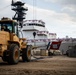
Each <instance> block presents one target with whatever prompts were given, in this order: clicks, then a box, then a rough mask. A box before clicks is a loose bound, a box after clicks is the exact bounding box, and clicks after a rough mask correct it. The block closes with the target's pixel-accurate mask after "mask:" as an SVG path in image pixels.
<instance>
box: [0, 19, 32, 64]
mask: <svg viewBox="0 0 76 75" xmlns="http://www.w3.org/2000/svg"><path fill="white" fill-rule="evenodd" d="M25 40H26V39H25V38H19V31H18V23H17V22H15V21H14V20H11V19H8V18H3V19H1V20H0V57H1V58H2V60H3V61H5V62H8V63H9V64H17V63H18V62H19V58H20V56H21V57H22V61H23V62H25V61H30V60H31V46H28V45H27V43H26V42H25Z"/></svg>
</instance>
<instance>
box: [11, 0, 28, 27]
mask: <svg viewBox="0 0 76 75" xmlns="http://www.w3.org/2000/svg"><path fill="white" fill-rule="evenodd" d="M24 4H25V3H23V2H21V1H17V2H14V1H13V0H12V3H11V6H13V8H12V10H13V11H15V15H14V17H13V18H12V19H13V20H17V22H18V23H19V26H21V28H22V26H23V20H24V19H25V17H24V16H25V15H26V13H25V11H27V10H28V9H27V8H24V7H23V6H24Z"/></svg>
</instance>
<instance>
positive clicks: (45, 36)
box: [22, 20, 57, 45]
mask: <svg viewBox="0 0 76 75" xmlns="http://www.w3.org/2000/svg"><path fill="white" fill-rule="evenodd" d="M34 32H35V33H36V36H35V38H34V36H33V33H34ZM22 33H23V37H26V39H27V42H28V43H29V44H32V45H34V43H36V45H46V44H47V43H48V42H49V41H52V40H55V39H56V36H57V35H56V33H49V31H48V30H47V28H46V27H45V22H43V21H42V20H25V21H24V25H23V28H22Z"/></svg>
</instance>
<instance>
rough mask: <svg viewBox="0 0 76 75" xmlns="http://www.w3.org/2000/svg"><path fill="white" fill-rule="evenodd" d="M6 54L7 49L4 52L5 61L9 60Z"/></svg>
mask: <svg viewBox="0 0 76 75" xmlns="http://www.w3.org/2000/svg"><path fill="white" fill-rule="evenodd" d="M6 54H7V53H6V51H4V52H3V56H2V60H3V61H4V62H6V61H7V60H8V57H7V55H6Z"/></svg>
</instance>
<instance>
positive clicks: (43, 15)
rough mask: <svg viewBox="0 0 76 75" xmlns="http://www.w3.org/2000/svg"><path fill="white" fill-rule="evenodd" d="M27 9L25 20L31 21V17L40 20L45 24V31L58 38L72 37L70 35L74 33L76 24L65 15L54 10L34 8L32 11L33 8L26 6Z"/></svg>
mask: <svg viewBox="0 0 76 75" xmlns="http://www.w3.org/2000/svg"><path fill="white" fill-rule="evenodd" d="M27 7H28V12H27V19H33V16H35V18H36V19H42V20H43V21H44V22H45V23H46V27H47V29H48V30H49V31H50V32H54V33H57V35H58V37H65V35H68V36H70V37H72V35H73V34H72V33H73V32H75V31H76V29H75V28H76V22H75V21H73V17H71V16H69V15H68V14H67V13H58V12H56V11H54V10H45V9H41V8H34V10H33V7H32V6H30V5H28V4H27ZM33 11H35V12H33ZM33 14H34V15H33ZM73 37H75V35H73Z"/></svg>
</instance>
